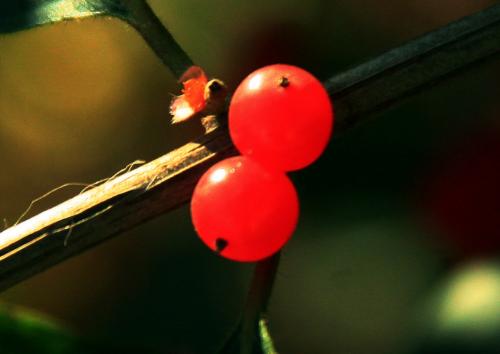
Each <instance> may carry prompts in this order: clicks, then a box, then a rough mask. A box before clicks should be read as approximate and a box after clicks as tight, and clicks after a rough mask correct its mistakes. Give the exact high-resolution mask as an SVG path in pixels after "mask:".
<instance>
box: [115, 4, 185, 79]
mask: <svg viewBox="0 0 500 354" xmlns="http://www.w3.org/2000/svg"><path fill="white" fill-rule="evenodd" d="M123 3H124V4H125V6H126V8H127V15H128V16H127V18H126V19H125V20H126V21H127V22H128V23H129V24H130V25H131V26H132V27H134V28H135V29H136V30H137V31H138V32H139V34H140V35H141V36H142V37H143V38H144V40H145V41H146V43H148V45H149V46H150V47H151V49H153V51H154V52H155V53H156V55H157V56H158V57H159V58H160V59H161V60H162V61H163V63H164V64H165V65H166V66H167V67H168V68H169V69H170V70H171V71H172V73H173V74H174V75H175V76H176V77H177V78H180V77H181V76H182V74H183V73H184V72H185V71H186V70H187V69H188V68H189V67H190V66H192V65H193V61H192V60H191V58H189V56H188V55H187V54H186V52H185V51H184V50H183V49H182V48H181V46H180V45H179V44H178V43H177V42H176V41H175V39H174V37H173V36H172V34H170V32H169V31H168V30H167V28H165V26H164V25H163V24H162V23H161V21H160V19H159V18H158V17H157V16H156V15H155V13H154V12H153V10H152V9H151V7H150V6H149V5H148V4H147V2H146V1H145V0H123Z"/></svg>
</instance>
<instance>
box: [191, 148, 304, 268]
mask: <svg viewBox="0 0 500 354" xmlns="http://www.w3.org/2000/svg"><path fill="white" fill-rule="evenodd" d="M298 213H299V203H298V198H297V193H296V191H295V188H294V186H293V184H292V183H291V182H290V180H289V179H288V177H287V176H286V175H285V174H284V173H279V172H277V171H274V170H268V169H266V168H264V167H263V166H262V165H260V164H258V163H257V162H255V161H254V160H252V159H250V158H249V157H246V156H238V157H232V158H229V159H226V160H223V161H221V162H219V163H217V164H215V165H214V166H212V167H211V168H210V169H209V170H208V171H207V172H206V173H205V174H204V175H203V176H202V177H201V179H200V180H199V181H198V184H197V185H196V188H195V190H194V193H193V198H192V200H191V217H192V221H193V224H194V227H195V230H196V231H197V233H198V235H199V236H200V238H201V239H202V241H203V242H204V243H205V244H206V245H207V246H208V247H210V248H211V249H212V250H214V251H216V252H217V253H219V254H220V255H222V256H224V257H226V258H229V259H232V260H236V261H258V260H260V259H263V258H266V257H268V256H271V255H272V254H273V253H275V252H277V251H278V250H279V249H281V247H283V245H284V244H285V243H286V242H287V241H288V239H289V238H290V236H291V235H292V233H293V231H294V230H295V227H296V224H297V218H298Z"/></svg>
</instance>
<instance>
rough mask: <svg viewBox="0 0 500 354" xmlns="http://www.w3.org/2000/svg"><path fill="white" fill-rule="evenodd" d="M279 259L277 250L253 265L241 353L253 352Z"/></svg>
mask: <svg viewBox="0 0 500 354" xmlns="http://www.w3.org/2000/svg"><path fill="white" fill-rule="evenodd" d="M279 259H280V253H279V252H278V253H276V254H275V255H273V256H271V257H269V258H266V259H264V260H262V261H260V262H258V263H257V265H256V266H255V270H254V274H253V278H252V282H251V285H250V290H249V292H248V297H247V302H246V305H245V309H244V310H243V318H242V322H241V354H252V353H253V350H254V344H255V338H258V333H259V332H258V331H259V320H260V318H261V316H262V315H263V314H264V313H265V312H266V311H267V305H268V303H269V298H270V297H271V291H272V288H273V284H274V279H275V278H276V271H277V269H278V265H279Z"/></svg>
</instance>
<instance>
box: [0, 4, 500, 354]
mask: <svg viewBox="0 0 500 354" xmlns="http://www.w3.org/2000/svg"><path fill="white" fill-rule="evenodd" d="M493 3H495V1H474V2H472V1H468V0H444V1H434V0H426V1H404V2H394V1H388V0H378V1H373V0H372V1H369V0H364V1H362V0H351V1H345V0H344V1H327V0H310V1H302V0H286V1H285V0H278V1H261V0H252V1H249V0H241V1H229V0H214V1H194V0H189V1H188V0H169V1H160V0H157V1H151V5H152V6H153V8H154V9H155V11H156V12H157V14H158V15H159V16H160V17H161V19H162V20H163V21H164V23H165V24H167V26H168V27H169V29H170V30H171V31H172V33H173V34H174V36H175V37H176V38H177V39H178V41H179V42H180V44H181V45H182V46H183V47H184V48H185V49H186V51H187V52H188V53H189V54H190V55H191V56H192V57H193V59H194V60H195V62H196V63H198V64H199V65H201V66H203V67H204V68H205V69H206V71H207V72H208V73H209V74H211V75H213V76H217V77H219V78H221V79H223V80H225V81H226V82H227V83H228V85H229V86H230V87H231V89H234V88H235V87H236V85H237V83H238V82H239V81H240V80H241V79H242V78H243V77H244V76H245V75H246V74H248V73H249V72H250V71H252V70H254V69H256V68H258V67H260V66H262V65H265V64H272V63H276V62H281V63H290V64H296V65H299V66H302V67H304V68H306V69H308V70H310V71H311V72H313V73H314V74H315V75H317V76H318V77H319V78H320V79H326V78H328V77H330V76H332V75H334V74H336V73H339V72H341V71H342V70H344V69H346V68H348V67H350V66H353V65H356V63H360V62H363V61H364V60H366V59H368V58H370V57H372V56H375V55H378V54H380V53H382V52H383V51H385V50H387V49H390V48H392V47H394V46H397V45H399V44H402V43H404V42H405V41H407V40H409V39H411V38H413V37H415V36H418V35H420V34H422V33H424V32H427V31H429V30H432V29H434V28H437V27H439V26H442V25H444V24H446V23H448V22H450V21H452V20H455V19H458V18H460V17H462V16H465V15H467V14H471V13H473V12H475V11H478V10H480V9H482V8H485V7H486V6H488V5H490V4H493ZM499 79H500V62H499V60H498V58H497V59H495V60H492V61H489V62H488V63H486V64H480V65H477V67H475V68H473V69H472V70H469V71H468V72H467V73H465V74H463V75H460V76H459V77H456V78H453V79H450V80H448V81H447V82H445V83H443V84H441V85H439V86H438V87H435V88H432V89H428V90H427V91H426V92H425V93H422V94H420V95H419V96H417V97H414V98H411V99H410V100H408V101H406V102H405V103H403V104H401V105H400V106H398V107H397V108H395V109H393V110H391V111H389V112H384V113H382V114H380V115H378V116H376V117H374V119H373V120H371V121H369V122H367V123H366V124H364V125H363V126H361V127H359V128H356V129H354V130H352V131H349V132H346V133H343V134H342V135H341V136H338V137H337V136H336V137H334V139H333V140H332V142H331V144H330V146H329V148H328V150H327V152H326V153H325V154H324V156H323V157H322V158H321V159H320V160H319V161H318V162H317V163H315V164H314V165H313V166H311V167H310V168H308V169H307V170H303V171H300V172H297V173H294V174H293V175H292V178H293V179H294V181H295V182H296V186H297V188H298V190H299V195H300V198H301V209H302V212H301V217H300V223H299V227H298V230H297V232H296V234H295V236H294V238H293V239H292V241H291V242H290V243H289V245H287V246H286V248H285V251H284V254H283V259H282V264H281V266H280V270H279V274H278V277H277V282H276V288H275V293H274V295H273V297H272V301H271V308H270V311H271V329H272V331H273V334H274V336H275V340H276V343H277V347H278V349H279V351H280V352H281V353H286V354H294V353H296V354H299V353H307V354H329V353H351V354H357V353H359V354H364V353H374V354H376V353H407V352H414V351H420V352H455V353H457V352H459V351H458V350H459V349H460V350H469V349H470V348H472V349H470V350H471V351H470V352H471V353H487V352H488V350H493V351H491V352H492V353H494V352H495V353H496V351H494V350H496V349H498V346H499V343H498V338H497V339H495V335H496V336H497V337H498V333H500V332H499V331H500V262H499V256H498V254H499V252H500V202H499V201H500V187H499V184H500V183H499V181H500V100H499V97H500V96H499V94H500V85H499ZM178 92H179V87H178V85H177V84H176V82H175V79H174V78H173V76H172V75H171V74H170V73H169V72H168V70H167V69H165V68H164V67H163V66H162V64H161V63H160V61H159V60H158V59H157V58H156V57H155V56H154V55H153V53H152V51H151V50H150V49H149V48H148V47H147V45H146V44H145V43H144V42H143V41H142V39H141V38H140V37H139V35H138V34H137V33H136V32H135V31H134V30H133V29H132V28H130V27H128V26H127V25H125V24H124V23H122V22H119V21H118V20H114V19H88V20H81V21H77V22H71V23H61V24H57V25H52V26H45V27H42V28H38V29H33V30H29V31H25V32H21V33H17V34H14V35H5V36H0V161H1V162H2V166H3V168H2V170H1V172H0V195H1V198H0V218H5V219H6V220H7V223H9V224H12V223H14V222H15V220H16V219H17V218H18V216H19V215H21V213H22V212H23V210H25V208H26V207H27V205H28V204H29V202H30V201H31V200H32V199H34V198H36V197H38V196H40V195H42V194H44V193H45V192H47V191H48V190H50V189H52V188H54V187H57V186H59V185H61V184H63V183H67V182H88V183H91V182H94V181H96V180H99V179H101V178H104V177H107V176H111V175H112V174H114V173H115V172H116V171H118V170H120V169H121V168H123V167H124V166H125V165H127V164H128V163H130V162H132V161H134V160H137V159H144V160H150V159H153V158H155V157H158V156H160V155H162V154H164V153H166V152H167V151H169V150H171V149H173V148H175V147H177V146H179V145H181V144H183V143H185V142H188V141H189V140H191V139H193V138H195V136H194V134H195V133H194V131H193V130H190V129H191V128H189V127H186V126H176V127H172V126H170V124H169V114H168V106H169V102H170V99H171V96H172V94H176V93H178ZM77 192H78V189H77V188H73V189H72V188H68V189H67V190H63V191H61V192H59V193H57V194H55V195H54V196H53V197H50V198H47V199H45V200H44V201H42V202H40V203H38V204H37V205H36V207H35V208H34V210H33V213H36V212H39V211H42V210H44V209H46V208H48V207H50V206H52V205H54V204H56V203H58V202H60V201H63V200H65V199H66V198H68V197H70V196H72V195H74V194H76V193H77ZM31 215H33V214H31ZM251 269H252V265H251V264H239V263H232V262H230V261H227V260H224V259H220V258H218V257H216V256H215V255H214V254H212V253H211V252H210V251H208V249H206V248H205V246H203V244H202V243H201V242H200V241H199V240H198V239H197V237H196V235H195V233H194V231H193V229H192V226H191V223H190V219H189V209H188V207H187V206H185V207H183V208H181V209H179V210H176V211H174V212H172V213H170V214H169V215H164V216H162V217H160V218H158V219H156V220H154V221H152V222H149V223H147V224H145V225H143V226H141V227H139V228H137V229H135V230H132V231H130V232H127V233H125V234H123V235H120V236H119V237H117V238H116V239H114V240H112V241H110V242H107V243H106V244H103V245H100V246H99V247H97V248H95V249H93V250H91V251H88V252H86V253H84V254H82V255H80V256H78V257H75V258H73V259H71V260H68V261H66V262H64V263H62V264H60V265H58V266H56V267H54V268H52V269H50V270H48V271H46V272H44V273H42V274H40V275H37V276H35V277H33V278H32V279H30V280H28V281H25V282H23V283H22V284H19V285H17V286H15V287H14V288H12V289H10V290H9V291H7V292H4V293H3V294H2V295H1V296H0V299H1V300H2V301H4V302H8V303H15V304H20V305H23V306H26V307H29V308H33V309H36V310H38V311H41V312H45V313H47V314H49V315H50V316H52V317H54V318H56V319H59V320H60V321H62V322H63V323H66V324H67V325H69V326H70V327H73V328H75V329H77V330H79V331H80V332H82V333H85V334H87V335H89V336H92V337H95V338H100V339H105V340H108V341H111V342H116V343H125V344H127V343H129V344H130V345H138V346H142V347H144V348H157V349H160V350H161V351H162V352H164V353H186V354H187V353H211V352H214V350H215V348H216V347H217V346H218V345H219V344H220V343H221V341H222V340H223V339H224V336H225V335H226V334H227V333H228V331H229V330H230V328H232V326H233V324H234V323H235V321H236V318H237V316H238V311H239V309H240V308H241V305H242V303H243V301H244V297H245V292H246V289H247V285H248V280H249V276H250V274H251ZM453 346H456V347H455V348H452V347H453ZM469 346H470V347H469ZM436 348H437V349H436ZM467 348H469V349H467ZM492 348H493V349H492Z"/></svg>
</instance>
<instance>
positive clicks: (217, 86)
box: [208, 80, 222, 92]
mask: <svg viewBox="0 0 500 354" xmlns="http://www.w3.org/2000/svg"><path fill="white" fill-rule="evenodd" d="M208 89H209V90H210V92H219V91H220V90H222V84H221V83H220V82H219V81H218V80H212V81H211V82H210V83H209V85H208Z"/></svg>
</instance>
